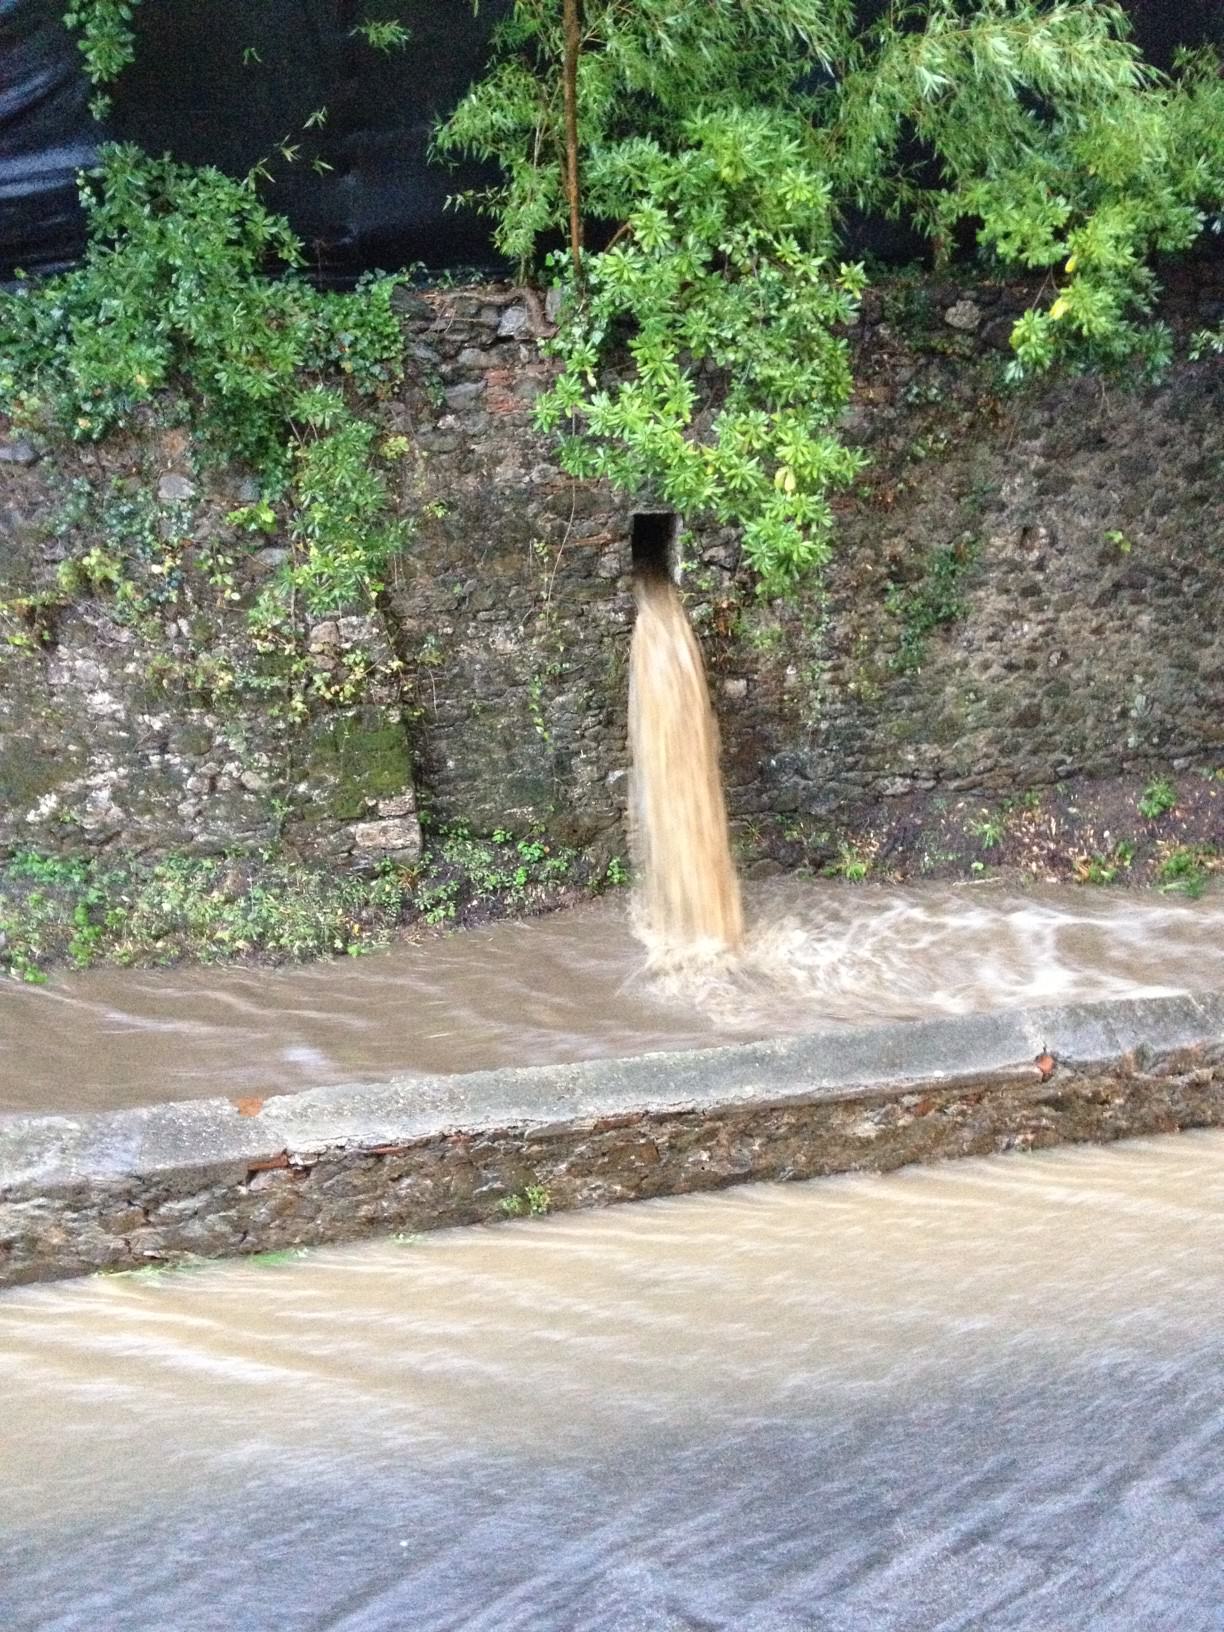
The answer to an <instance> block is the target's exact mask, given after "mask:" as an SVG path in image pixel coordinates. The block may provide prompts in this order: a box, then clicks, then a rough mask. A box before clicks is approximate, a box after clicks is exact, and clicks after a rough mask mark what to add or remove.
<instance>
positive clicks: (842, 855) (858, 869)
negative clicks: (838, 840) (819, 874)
mask: <svg viewBox="0 0 1224 1632" xmlns="http://www.w3.org/2000/svg"><path fill="white" fill-rule="evenodd" d="M824 872H825V873H826V875H827V876H829V877H830V878H844V879H846V880H847V882H848V883H851V884H861V883H862V881H863V880H864V879H865V878H866V877H867V875H868V874H869V873H870V872H871V857H870V856H869V855H868V854H866V853H865V852H864V851H862V850H860V849H858V848H856V847H855V846H854V845H852V844H850V843H847V842H845V841H843V843H842V844H841V846H840V847H839V849H838V852H837V859H836V861H831V862H829V864H828V865H827V866H826V867H825V868H824Z"/></svg>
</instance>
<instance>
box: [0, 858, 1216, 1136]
mask: <svg viewBox="0 0 1224 1632" xmlns="http://www.w3.org/2000/svg"><path fill="white" fill-rule="evenodd" d="M746 904H747V917H748V931H747V944H746V947H745V950H744V952H743V955H742V957H741V958H740V959H739V960H738V961H736V962H732V963H730V964H729V965H728V966H727V968H726V969H725V970H723V971H722V972H715V973H712V974H710V975H709V976H707V977H706V978H705V979H704V980H703V981H697V982H694V981H693V979H692V978H691V977H690V978H686V979H684V980H672V981H670V982H669V981H668V980H667V979H665V978H663V977H660V976H658V975H651V974H648V973H647V972H646V971H645V970H644V969H643V952H642V948H641V946H640V945H639V943H638V942H637V941H636V940H635V939H634V937H633V935H632V933H631V932H630V927H629V922H628V913H627V909H626V907H625V905H624V903H623V901H606V902H597V903H594V904H592V905H591V906H589V907H585V908H581V909H578V910H576V911H572V912H565V913H556V914H554V915H552V916H551V917H547V918H541V919H534V920H531V921H527V922H507V923H501V924H496V925H494V926H492V927H491V928H488V929H483V930H472V931H465V932H463V933H460V934H457V935H453V936H438V937H435V938H431V939H429V940H427V941H423V942H421V943H419V944H416V945H406V946H399V947H395V948H392V949H391V950H388V951H385V952H380V953H376V954H373V955H371V956H369V957H365V958H357V959H347V960H344V961H341V962H339V963H322V964H314V965H310V966H307V967H304V968H294V969H282V970H273V969H251V968H245V969H243V968H233V967H230V968H215V969H214V968H208V969H183V970H159V971H149V970H93V971H89V972H87V973H84V974H76V975H73V974H62V975H57V976H56V977H55V978H54V979H53V981H52V982H51V983H50V984H49V985H47V986H44V987H22V986H20V985H18V984H17V983H16V982H0V1113H3V1112H5V1111H21V1110H43V1109H46V1110H64V1111H78V1110H91V1109H104V1108H108V1107H114V1106H121V1105H135V1104H142V1103H146V1102H149V1101H154V1100H160V1099H187V1098H192V1097H196V1096H200V1095H209V1094H260V1095H266V1094H274V1093H288V1092H292V1091H293V1090H295V1089H301V1088H308V1087H313V1086H318V1085H325V1084H330V1083H336V1082H346V1081H349V1082H351V1081H360V1080H370V1081H374V1080H379V1079H382V1080H385V1079H386V1078H388V1077H391V1076H395V1075H399V1074H412V1073H433V1072H454V1071H472V1070H477V1069H482V1068H485V1067H492V1066H501V1065H531V1064H545V1063H556V1062H568V1061H574V1060H580V1059H589V1058H593V1057H596V1056H601V1055H616V1054H622V1055H623V1054H642V1053H648V1052H651V1051H653V1050H657V1049H669V1048H700V1047H709V1046H711V1045H714V1044H718V1043H723V1042H735V1041H746V1040H749V1039H755V1038H759V1037H767V1036H778V1035H783V1034H787V1033H794V1032H797V1031H819V1030H821V1029H826V1028H830V1027H837V1026H845V1025H865V1024H870V1023H871V1022H873V1021H880V1020H905V1019H916V1018H923V1017H927V1016H930V1015H936V1014H952V1013H963V1012H966V1011H969V1010H975V1009H985V1008H997V1007H1014V1006H1017V1005H1020V1004H1054V1003H1066V1002H1075V1001H1078V1000H1099V999H1110V998H1120V997H1131V996H1139V995H1159V994H1169V993H1173V992H1178V991H1184V990H1187V989H1195V990H1205V989H1215V990H1224V896H1221V895H1214V896H1206V897H1204V898H1203V899H1201V900H1199V901H1185V900H1178V899H1174V898H1169V897H1162V896H1159V895H1154V894H1145V895H1126V894H1123V893H1121V892H1104V891H1102V892H1093V891H1089V890H1084V889H1080V890H1061V891H1058V890H1045V891H1039V892H1036V893H1033V894H1015V893H1008V892H1007V891H1005V890H1002V889H999V888H997V887H994V886H985V885H982V886H968V887H959V888H948V887H943V886H940V887H917V888H913V889H899V888H888V887H883V886H881V887H876V886H872V885H861V886H858V887H852V886H847V885H839V884H837V883H833V882H829V881H826V882H823V883H806V884H805V883H799V882H786V883H780V884H778V885H776V886H765V887H762V886H757V887H756V888H754V889H753V890H751V891H750V892H749V893H748V896H747V903H746Z"/></svg>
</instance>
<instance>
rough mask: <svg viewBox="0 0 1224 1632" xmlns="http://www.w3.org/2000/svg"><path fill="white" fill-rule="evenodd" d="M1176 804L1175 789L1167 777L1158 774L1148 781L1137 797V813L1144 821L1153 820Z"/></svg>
mask: <svg viewBox="0 0 1224 1632" xmlns="http://www.w3.org/2000/svg"><path fill="white" fill-rule="evenodd" d="M1176 804H1177V789H1176V788H1175V787H1174V786H1173V784H1172V783H1171V782H1170V781H1169V779H1168V778H1167V777H1164V776H1158V777H1156V778H1155V780H1154V781H1151V782H1149V783H1148V785H1147V787H1146V788H1144V790H1143V793H1142V794H1141V795H1140V798H1139V806H1138V809H1139V814H1140V816H1142V817H1143V819H1144V820H1145V821H1148V822H1154V821H1156V820H1157V818H1158V817H1161V816H1163V815H1164V814H1165V813H1166V812H1167V811H1170V810H1172V809H1173V808H1174V806H1175V805H1176Z"/></svg>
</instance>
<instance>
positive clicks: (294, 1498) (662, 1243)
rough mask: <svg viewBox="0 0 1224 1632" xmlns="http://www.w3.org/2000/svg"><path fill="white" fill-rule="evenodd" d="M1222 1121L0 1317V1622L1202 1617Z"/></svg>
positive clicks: (52, 1291)
mask: <svg viewBox="0 0 1224 1632" xmlns="http://www.w3.org/2000/svg"><path fill="white" fill-rule="evenodd" d="M1222 1246H1224V1134H1221V1133H1192V1134H1185V1135H1182V1136H1180V1137H1178V1136H1173V1137H1169V1138H1163V1139H1157V1140H1147V1141H1139V1142H1135V1143H1133V1144H1127V1145H1122V1146H1114V1147H1110V1148H1106V1149H1094V1148H1087V1147H1079V1148H1067V1149H1062V1150H1056V1151H1050V1152H1045V1153H1042V1154H1040V1155H1031V1156H1018V1155H1013V1156H1003V1157H995V1158H990V1159H986V1160H975V1161H967V1162H956V1163H948V1164H944V1165H941V1166H936V1167H928V1168H910V1169H907V1170H905V1171H902V1172H899V1173H894V1174H892V1175H889V1176H888V1177H885V1178H866V1177H847V1178H840V1179H825V1180H821V1181H819V1182H818V1183H815V1184H805V1185H781V1186H760V1187H751V1188H744V1189H739V1190H735V1191H731V1192H723V1193H721V1194H719V1195H717V1196H710V1197H699V1198H697V1197H689V1198H684V1199H678V1200H668V1201H655V1202H644V1203H641V1204H639V1205H637V1206H634V1207H629V1208H615V1209H612V1210H610V1211H607V1212H602V1213H588V1214H570V1215H565V1216H561V1217H557V1218H549V1219H541V1220H532V1221H527V1222H524V1223H521V1224H506V1225H498V1226H496V1227H478V1228H473V1229H467V1230H460V1231H450V1232H440V1233H438V1234H434V1235H430V1236H427V1237H425V1238H423V1239H421V1240H419V1241H398V1242H397V1241H383V1242H379V1243H375V1244H370V1245H363V1246H358V1247H346V1248H343V1249H341V1248H335V1249H327V1250H322V1251H318V1252H315V1253H311V1254H309V1255H307V1256H304V1257H302V1258H300V1259H297V1260H293V1261H290V1262H282V1263H278V1264H268V1265H260V1264H258V1263H249V1262H247V1263H230V1264H225V1265H215V1266H210V1267H208V1268H204V1269H201V1270H198V1271H194V1272H190V1273H184V1272H180V1273H176V1274H152V1275H150V1274H142V1275H136V1276H125V1277H113V1278H105V1277H101V1278H94V1279H91V1280H84V1281H77V1282H72V1283H68V1284H61V1285H56V1286H48V1287H37V1288H25V1289H21V1290H19V1291H15V1292H10V1293H7V1294H5V1295H3V1296H0V1392H2V1395H3V1399H4V1429H3V1434H2V1435H0V1626H3V1628H4V1629H5V1632H110V1629H112V1628H113V1629H116V1632H118V1629H120V1628H122V1629H123V1632H391V1629H395V1632H398V1629H401V1628H402V1629H412V1632H443V1629H446V1632H460V1629H462V1632H519V1629H522V1632H626V1629H632V1632H681V1629H686V1632H692V1629H697V1628H701V1629H712V1628H719V1629H726V1632H987V1629H988V1632H1139V1629H1143V1632H1148V1629H1151V1632H1219V1628H1220V1627H1221V1624H1224V1622H1222V1616H1224V1609H1222V1607H1221V1606H1224V1549H1222V1548H1221V1546H1220V1537H1221V1535H1222V1534H1224V1423H1222V1419H1221V1411H1220V1400H1221V1398H1224V1252H1222V1251H1221V1247H1222Z"/></svg>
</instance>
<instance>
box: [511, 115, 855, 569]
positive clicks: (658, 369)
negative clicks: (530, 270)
mask: <svg viewBox="0 0 1224 1632" xmlns="http://www.w3.org/2000/svg"><path fill="white" fill-rule="evenodd" d="M680 139H681V141H682V142H683V144H684V146H683V149H682V150H681V151H680V152H678V153H672V152H668V151H667V150H666V149H664V148H663V147H661V146H660V145H659V144H658V143H655V142H651V141H647V140H645V139H643V140H639V141H637V142H634V143H627V144H625V145H624V147H622V148H621V149H618V150H617V152H616V153H615V154H614V155H611V156H609V157H608V158H607V159H606V160H605V161H604V162H603V164H602V165H601V166H600V168H599V170H598V172H597V173H598V175H599V176H600V178H601V181H602V182H603V183H604V184H605V185H606V187H607V188H608V189H609V190H611V189H613V188H615V189H616V190H617V191H620V192H622V194H623V195H624V196H625V197H626V200H627V201H628V199H629V197H630V195H631V193H632V194H633V195H634V196H633V203H632V207H631V209H630V211H629V213H628V215H627V217H626V227H627V231H626V233H625V235H624V237H623V238H622V241H621V242H620V243H619V244H617V245H614V246H613V247H612V248H610V249H609V250H608V251H607V252H606V253H605V254H603V255H600V256H596V257H594V258H593V259H592V260H591V262H590V265H589V269H588V275H587V298H586V300H585V302H584V303H583V304H582V306H581V307H579V308H576V309H575V311H574V312H573V314H572V316H571V319H570V321H569V322H568V323H567V324H566V325H565V326H564V328H563V329H562V331H561V334H560V336H559V337H558V339H557V341H556V342H555V343H554V345H553V348H552V349H553V350H554V351H555V352H556V354H557V355H558V356H559V357H560V359H561V362H562V372H561V375H560V377H559V379H558V380H557V382H556V384H555V386H554V387H553V389H552V390H551V391H550V392H548V393H546V394H545V395H544V396H543V397H542V398H541V400H540V402H539V404H538V409H537V421H538V423H539V424H540V425H541V426H542V427H543V428H546V429H549V428H552V427H555V426H557V425H559V424H564V425H565V426H566V427H567V430H566V434H564V435H563V437H562V441H561V464H562V466H563V467H564V468H565V469H566V470H568V471H570V472H571V473H572V474H573V475H576V476H582V477H592V476H601V477H607V478H609V479H610V480H612V481H613V482H614V483H616V484H617V485H618V486H620V487H622V488H624V489H626V490H628V491H630V492H632V493H635V494H637V495H640V496H643V497H649V498H650V499H652V500H654V501H656V502H662V503H664V504H667V505H670V506H673V507H674V508H676V509H677V510H679V511H680V512H682V513H683V514H686V515H695V514H704V515H709V516H713V517H714V518H715V519H717V520H718V521H722V522H737V523H738V524H739V525H740V526H741V527H742V529H743V543H744V553H745V555H746V556H747V558H748V560H749V562H750V563H751V564H752V565H753V566H754V567H755V568H756V569H757V572H758V573H759V575H760V578H761V582H762V586H763V588H764V589H765V590H767V591H773V590H778V589H781V588H784V587H785V586H786V585H787V584H788V583H789V582H790V581H791V580H793V579H794V577H795V576H796V575H797V574H799V573H800V572H801V571H803V570H805V569H807V568H810V567H813V566H818V565H820V564H821V563H822V562H823V561H824V560H826V559H827V556H828V549H829V546H828V539H829V535H830V533H831V530H832V523H833V516H832V511H831V509H830V506H829V499H828V494H829V492H830V490H832V489H835V488H838V487H844V486H847V485H848V484H849V483H850V482H851V481H852V480H853V478H854V476H855V475H856V473H857V472H858V470H859V469H860V468H861V466H862V464H863V462H864V461H863V458H862V456H861V455H860V454H859V453H857V452H856V451H854V450H851V449H849V448H847V447H845V446H844V445H843V444H842V443H841V441H840V440H839V439H838V437H837V435H836V432H835V430H834V422H835V420H836V418H837V416H838V414H839V413H840V411H841V410H842V408H843V407H844V406H845V404H846V402H847V401H848V399H849V395H850V386H851V377H850V368H849V363H848V359H847V354H846V345H845V341H844V340H843V339H841V338H840V337H838V336H837V335H836V334H835V333H834V332H833V331H834V328H835V327H836V326H837V325H839V324H844V323H846V322H848V321H849V320H850V319H851V318H852V317H853V315H854V311H855V302H856V296H857V294H858V292H859V289H860V288H861V285H862V274H861V269H860V268H858V267H851V266H846V265H844V264H842V265H841V266H840V267H838V266H836V265H834V264H831V263H830V261H829V254H830V251H831V249H832V247H833V244H832V228H831V222H830V219H829V215H828V210H827V195H826V193H825V191H824V189H823V187H822V185H821V182H820V178H819V176H818V175H817V174H816V173H815V172H813V171H812V170H811V168H810V167H809V166H808V165H806V164H805V162H804V158H803V143H802V133H801V131H800V129H799V128H798V127H797V126H796V124H795V123H794V122H793V121H791V120H788V119H787V118H786V116H785V115H782V114H780V113H766V112H764V111H763V110H754V111H752V112H745V113H741V112H739V111H733V112H719V113H710V114H704V115H699V116H697V117H695V118H693V119H691V120H688V121H686V122H685V124H684V126H683V127H682V130H681V133H680ZM613 335H619V336H621V337H623V338H624V340H625V345H626V350H627V353H628V357H629V359H630V369H629V372H628V377H621V378H617V379H614V380H609V379H608V378H606V377H605V378H603V379H601V378H600V376H599V372H598V368H599V360H600V353H601V350H602V349H603V347H604V345H605V342H606V340H607V339H608V337H609V336H613ZM711 396H712V397H713V399H714V401H715V402H716V404H717V407H716V408H715V409H714V410H713V412H712V413H711V412H708V410H707V403H708V401H709V399H710V397H711ZM699 425H700V430H698V427H699ZM694 433H697V434H694Z"/></svg>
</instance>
